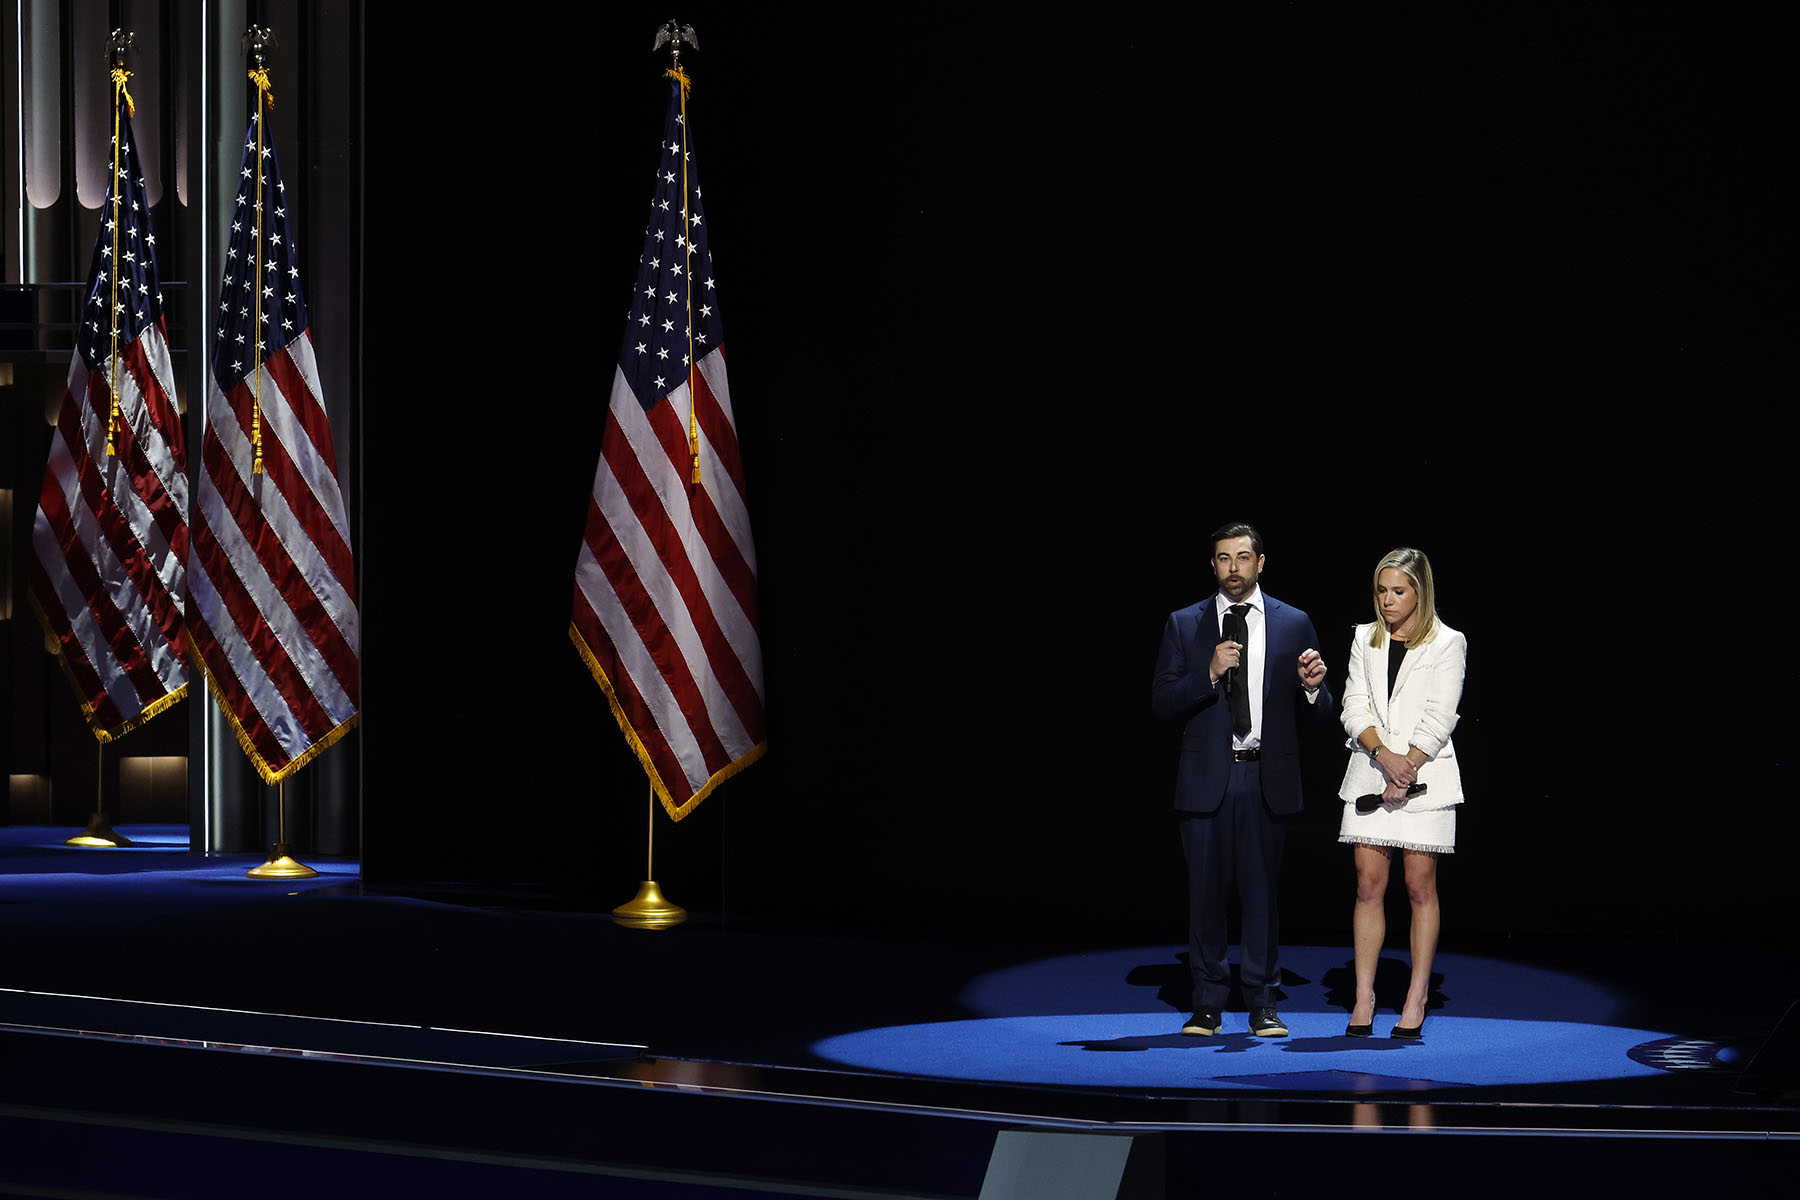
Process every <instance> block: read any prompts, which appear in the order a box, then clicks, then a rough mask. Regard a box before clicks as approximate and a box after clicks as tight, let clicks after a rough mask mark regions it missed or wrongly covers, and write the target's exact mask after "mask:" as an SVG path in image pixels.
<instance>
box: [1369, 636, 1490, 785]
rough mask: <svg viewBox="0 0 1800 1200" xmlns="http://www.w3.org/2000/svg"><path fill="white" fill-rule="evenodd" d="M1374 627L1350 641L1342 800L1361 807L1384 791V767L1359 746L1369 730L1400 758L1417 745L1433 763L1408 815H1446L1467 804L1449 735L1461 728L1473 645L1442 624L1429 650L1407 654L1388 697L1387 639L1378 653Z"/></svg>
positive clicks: (1426, 767) (1424, 771)
mask: <svg viewBox="0 0 1800 1200" xmlns="http://www.w3.org/2000/svg"><path fill="white" fill-rule="evenodd" d="M1374 628H1375V623H1374V622H1373V621H1371V622H1369V623H1368V624H1367V625H1358V626H1357V627H1356V633H1355V635H1354V636H1353V637H1352V638H1351V639H1350V675H1349V678H1348V679H1346V680H1345V681H1344V709H1343V720H1344V732H1345V733H1346V734H1348V735H1349V745H1350V747H1351V755H1350V765H1349V766H1348V767H1346V768H1345V769H1344V782H1343V784H1342V785H1341V786H1339V788H1338V796H1339V798H1340V799H1343V800H1345V801H1351V800H1355V799H1356V798H1357V797H1358V796H1365V795H1368V794H1369V793H1370V792H1380V791H1381V790H1382V788H1383V787H1384V786H1386V783H1387V781H1386V779H1384V778H1383V776H1382V774H1381V770H1380V768H1378V767H1377V766H1376V765H1375V764H1374V763H1372V762H1370V761H1369V756H1368V755H1367V754H1366V753H1364V752H1363V750H1362V748H1361V747H1360V746H1358V745H1357V741H1356V740H1357V737H1358V736H1359V735H1360V734H1361V733H1362V731H1363V730H1365V729H1367V728H1369V727H1370V726H1371V725H1373V726H1374V727H1375V731H1376V733H1378V734H1379V735H1380V737H1381V742H1382V745H1384V746H1386V747H1387V748H1388V749H1390V750H1392V751H1393V752H1394V753H1396V754H1405V753H1406V749H1407V747H1408V746H1417V747H1418V748H1419V749H1420V750H1422V751H1424V752H1425V753H1426V754H1428V755H1430V756H1431V761H1429V762H1427V763H1426V764H1425V765H1424V766H1422V767H1420V768H1419V782H1420V783H1423V784H1425V785H1426V786H1425V794H1424V795H1422V796H1418V797H1415V798H1414V799H1412V800H1409V801H1408V802H1407V803H1406V806H1405V807H1406V808H1408V809H1409V810H1412V811H1421V810H1425V809H1432V808H1446V807H1448V806H1449V805H1452V804H1461V803H1462V801H1463V790H1462V772H1461V770H1460V769H1459V768H1458V767H1457V763H1456V747H1455V744H1454V743H1453V742H1452V741H1451V740H1450V733H1451V731H1452V730H1454V729H1455V728H1456V706H1457V703H1458V702H1459V701H1460V700H1461V699H1462V688H1463V666H1464V663H1465V660H1466V659H1467V657H1468V639H1466V638H1464V637H1463V635H1462V634H1461V633H1459V632H1457V631H1456V630H1454V629H1452V628H1450V627H1449V626H1448V625H1445V624H1444V623H1443V622H1442V621H1439V622H1438V629H1437V636H1436V637H1434V638H1432V639H1431V640H1430V641H1429V642H1426V643H1425V644H1424V645H1423V646H1413V647H1410V648H1409V649H1408V650H1407V651H1406V658H1405V660H1404V661H1403V662H1401V664H1400V677H1399V678H1398V679H1396V680H1395V681H1394V691H1393V694H1392V695H1390V694H1389V693H1388V662H1387V660H1388V642H1390V641H1391V640H1392V639H1384V640H1383V644H1382V647H1381V648H1380V649H1379V650H1377V649H1376V648H1375V647H1373V646H1371V645H1369V635H1370V633H1371V632H1372V631H1373V630H1374Z"/></svg>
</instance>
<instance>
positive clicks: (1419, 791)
mask: <svg viewBox="0 0 1800 1200" xmlns="http://www.w3.org/2000/svg"><path fill="white" fill-rule="evenodd" d="M1424 794H1425V785H1424V784H1422V783H1415V784H1412V785H1411V786H1409V787H1408V788H1407V789H1406V798H1407V799H1408V800H1411V799H1412V798H1413V797H1414V796H1423V795H1424ZM1380 807H1381V793H1380V792H1370V793H1369V794H1368V795H1367V796H1358V797H1357V798H1356V811H1357V812H1359V813H1372V812H1374V811H1375V810H1376V809H1378V808H1380Z"/></svg>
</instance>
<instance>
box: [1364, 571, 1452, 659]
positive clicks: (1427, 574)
mask: <svg viewBox="0 0 1800 1200" xmlns="http://www.w3.org/2000/svg"><path fill="white" fill-rule="evenodd" d="M1389 567H1392V568H1393V569H1395V570H1397V571H1399V572H1400V573H1401V574H1403V575H1405V576H1406V577H1407V579H1409V580H1411V581H1412V585H1413V591H1415V592H1417V593H1418V596H1419V610H1418V612H1417V613H1415V614H1414V616H1413V627H1412V633H1411V634H1409V635H1408V636H1407V638H1406V645H1407V647H1408V648H1409V649H1410V648H1411V647H1413V646H1423V645H1424V644H1425V643H1426V642H1429V641H1430V640H1431V639H1432V638H1434V637H1436V636H1437V630H1438V618H1437V588H1436V587H1435V586H1433V585H1432V582H1431V560H1430V559H1429V558H1426V557H1425V552H1424V551H1423V550H1414V549H1412V548H1411V547H1410V546H1402V547H1400V548H1399V549H1398V550H1389V551H1388V552H1387V553H1386V554H1384V555H1382V556H1381V561H1380V562H1378V563H1376V564H1375V575H1374V578H1373V580H1372V581H1371V582H1370V584H1369V593H1370V595H1371V596H1373V597H1374V600H1375V629H1374V631H1373V632H1371V633H1370V634H1369V645H1371V646H1373V647H1375V648H1376V649H1377V650H1379V649H1381V647H1382V646H1383V645H1385V644H1386V642H1387V621H1386V620H1384V619H1383V618H1382V615H1381V597H1380V596H1379V595H1378V594H1377V589H1378V588H1380V587H1381V573H1382V572H1383V571H1385V570H1387V569H1388V568H1389Z"/></svg>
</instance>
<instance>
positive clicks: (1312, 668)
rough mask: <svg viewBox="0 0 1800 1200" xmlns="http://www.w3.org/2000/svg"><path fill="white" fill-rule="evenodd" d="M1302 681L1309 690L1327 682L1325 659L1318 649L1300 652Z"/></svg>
mask: <svg viewBox="0 0 1800 1200" xmlns="http://www.w3.org/2000/svg"><path fill="white" fill-rule="evenodd" d="M1300 682H1301V684H1302V685H1304V686H1305V687H1306V688H1307V690H1309V691H1310V690H1311V689H1313V688H1316V687H1318V686H1319V685H1320V684H1321V683H1324V682H1325V660H1324V659H1322V658H1320V657H1319V652H1318V651H1317V650H1302V651H1301V652H1300Z"/></svg>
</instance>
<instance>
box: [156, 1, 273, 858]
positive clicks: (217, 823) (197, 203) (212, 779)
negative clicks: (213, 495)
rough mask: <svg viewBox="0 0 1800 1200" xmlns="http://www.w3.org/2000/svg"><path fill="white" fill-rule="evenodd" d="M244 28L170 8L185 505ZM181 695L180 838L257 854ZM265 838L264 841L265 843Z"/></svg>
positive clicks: (201, 429) (233, 757)
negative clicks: (177, 84) (183, 216)
mask: <svg viewBox="0 0 1800 1200" xmlns="http://www.w3.org/2000/svg"><path fill="white" fill-rule="evenodd" d="M247 20H248V16H247V13H246V11H245V4H244V0H198V2H197V3H194V4H187V5H178V6H177V7H176V21H175V30H176V34H175V39H174V40H175V41H176V42H177V53H178V54H179V55H180V57H181V62H182V68H183V70H182V73H183V75H184V79H183V86H184V88H185V92H184V98H183V99H184V103H183V117H184V120H183V123H182V129H181V132H180V135H179V136H181V137H182V138H183V139H184V140H185V141H186V142H187V145H188V152H187V154H186V155H185V156H184V157H185V161H186V163H187V166H188V175H187V178H186V180H185V186H184V190H185V192H186V194H187V196H188V198H189V200H188V203H189V205H190V207H191V208H192V209H194V210H195V212H194V216H195V219H194V220H193V221H192V222H191V225H192V227H193V229H194V236H193V237H191V238H187V239H185V242H184V246H183V253H182V264H181V266H182V274H183V275H184V276H185V277H186V279H187V280H188V287H187V289H186V295H185V296H183V297H182V303H183V304H184V306H185V307H186V312H185V316H186V318H187V321H186V324H187V327H188V329H190V330H191V331H192V342H193V344H192V345H191V346H190V347H189V348H188V349H189V353H188V355H187V364H186V370H185V371H184V372H183V373H182V387H183V388H184V389H185V390H186V392H187V395H188V410H187V441H188V475H189V480H190V483H191V485H192V486H191V487H190V489H189V495H190V496H195V495H198V494H199V477H200V471H201V469H202V464H201V461H200V449H201V446H202V445H203V442H204V438H205V435H206V395H207V392H208V391H209V389H210V388H211V386H212V380H211V364H212V337H213V334H212V331H213V329H214V328H215V326H216V322H214V320H213V313H214V310H215V308H216V306H217V304H218V290H219V275H220V270H221V264H222V263H223V261H224V253H225V243H226V227H227V225H228V224H229V223H230V219H231V210H232V202H233V200H235V199H236V196H237V169H238V161H239V158H240V157H241V154H242V143H241V141H240V139H241V138H242V137H243V133H244V117H245V113H246V111H247V110H246V109H245V107H244V105H245V96H244V93H245V89H246V87H247V86H248V80H247V79H246V77H245V68H244V54H243V47H242V39H243V35H244V28H245V24H246V21H247ZM191 686H192V689H193V690H192V691H191V692H190V694H189V702H190V703H191V704H192V705H193V706H194V707H193V709H192V711H191V712H190V713H189V715H188V837H189V845H191V846H192V847H193V848H194V849H195V850H199V851H204V852H205V853H207V854H216V853H232V852H246V851H255V850H260V849H264V848H265V847H263V846H261V845H259V843H260V842H262V841H263V840H265V839H264V838H263V830H262V827H261V820H260V808H261V802H262V793H263V792H264V791H265V790H270V789H265V788H264V787H263V786H262V781H261V780H259V779H258V778H257V777H256V772H255V769H254V768H252V767H251V765H250V760H249V759H247V758H245V757H244V752H243V750H242V748H241V747H239V746H238V743H237V735H236V734H234V733H233V732H232V730H231V724H230V722H228V721H227V720H226V719H225V715H224V714H223V713H222V712H220V711H219V706H218V705H217V704H215V703H213V699H212V696H211V695H209V694H208V693H207V691H206V683H205V680H204V679H203V678H202V677H201V676H200V674H199V672H198V671H196V673H195V678H194V681H193V683H192V685H191ZM271 836H272V835H271Z"/></svg>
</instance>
